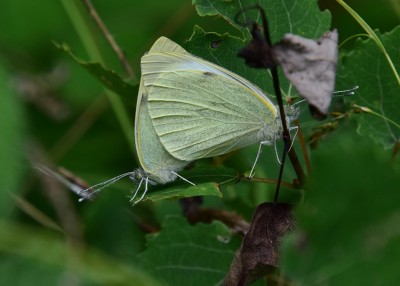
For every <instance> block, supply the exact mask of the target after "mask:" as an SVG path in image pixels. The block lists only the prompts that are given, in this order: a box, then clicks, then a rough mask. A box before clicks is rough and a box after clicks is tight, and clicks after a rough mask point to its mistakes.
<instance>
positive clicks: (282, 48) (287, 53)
mask: <svg viewBox="0 0 400 286" xmlns="http://www.w3.org/2000/svg"><path fill="white" fill-rule="evenodd" d="M337 42H338V33H337V31H336V30H333V31H332V32H327V33H325V34H324V35H323V36H322V37H321V38H320V39H318V40H312V39H306V38H303V37H300V36H298V35H293V34H286V35H285V36H284V37H283V39H282V40H281V41H280V42H279V43H277V44H276V45H274V47H273V54H274V57H275V59H276V61H277V62H278V63H279V64H280V65H281V66H282V69H283V72H284V74H285V76H286V77H287V78H288V79H289V80H290V82H291V83H292V84H293V85H294V86H295V87H296V89H297V91H298V92H299V94H300V95H301V96H302V97H303V98H305V99H306V100H307V101H308V102H309V104H310V106H311V108H310V110H311V111H312V114H313V116H314V117H315V118H317V119H321V118H324V117H326V114H327V113H328V109H329V106H330V103H331V98H332V93H333V91H334V88H335V78H336V64H337V59H338V50H337V49H338V48H337Z"/></svg>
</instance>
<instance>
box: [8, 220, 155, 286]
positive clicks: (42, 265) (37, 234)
mask: <svg viewBox="0 0 400 286" xmlns="http://www.w3.org/2000/svg"><path fill="white" fill-rule="evenodd" d="M0 228H1V229H3V230H7V231H1V232H0V251H1V253H2V254H3V253H6V255H5V256H2V263H1V268H0V271H1V270H3V271H2V272H3V273H2V275H1V278H0V281H8V282H10V281H12V285H26V284H24V282H26V277H19V276H18V275H17V276H14V277H10V275H13V274H14V275H15V272H11V273H9V272H6V271H5V270H7V268H10V267H13V266H15V265H19V266H20V267H22V266H28V265H29V266H31V267H34V269H36V270H37V271H39V272H40V273H41V274H45V275H46V277H48V278H49V280H46V281H45V282H46V283H44V284H41V285H54V284H55V283H56V279H55V278H58V279H57V282H59V281H60V275H61V273H64V274H65V273H68V274H70V275H72V276H71V277H73V278H74V279H78V280H83V281H85V282H86V283H89V282H90V283H96V284H97V285H143V286H145V285H151V286H153V285H160V284H158V282H157V281H155V279H154V278H151V277H150V276H148V275H147V274H146V273H145V272H144V271H141V270H138V269H137V267H134V265H132V264H124V263H121V262H118V261H116V260H114V259H113V258H111V257H107V256H105V255H103V254H101V253H99V252H97V251H94V250H90V249H84V248H78V247H77V248H73V246H72V245H71V244H69V245H66V244H65V241H64V239H61V238H57V237H55V236H54V235H51V234H49V233H48V232H45V231H41V230H39V229H37V228H31V227H27V226H24V225H20V224H17V223H14V224H13V223H9V222H5V221H0ZM27 238H29V239H27ZM68 246H69V247H68ZM71 246H72V247H71ZM5 258H7V259H5ZM61 271H62V272H61ZM20 273H24V274H25V275H26V274H30V273H29V271H27V270H26V269H23V270H22V271H21V272H20ZM22 276H24V275H22ZM36 276H37V275H34V276H33V275H32V278H33V279H34V280H33V281H35V282H37V281H39V278H37V277H36ZM42 282H44V281H42ZM19 283H21V284H19ZM38 283H39V282H38ZM85 285H86V284H85ZM91 285H93V284H91Z"/></svg>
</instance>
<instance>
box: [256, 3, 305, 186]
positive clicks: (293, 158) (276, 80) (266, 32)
mask: <svg viewBox="0 0 400 286" xmlns="http://www.w3.org/2000/svg"><path fill="white" fill-rule="evenodd" d="M260 12H261V14H262V20H263V25H264V37H265V40H266V42H267V44H268V45H269V46H270V47H272V43H271V38H270V34H269V25H268V21H267V17H266V15H265V12H264V10H263V9H262V8H261V7H260ZM271 74H272V81H273V85H274V90H275V95H276V100H277V102H278V106H279V113H280V115H281V122H282V128H283V136H282V137H283V141H284V144H285V146H290V145H291V144H290V142H291V139H290V132H289V129H288V127H287V124H286V115H285V109H284V107H283V100H282V94H281V89H280V84H279V76H278V69H277V67H272V68H271ZM288 154H289V158H290V162H291V163H292V166H293V168H294V170H295V172H296V175H297V178H298V179H299V181H300V184H301V185H302V186H303V185H304V184H305V179H306V176H305V173H304V171H303V168H302V166H301V164H300V162H299V159H298V157H297V154H296V151H295V149H294V148H291V149H290V150H289V151H288ZM282 163H283V162H282ZM282 171H283V168H281V172H282ZM280 176H281V175H280ZM276 192H279V185H278V186H277V190H276Z"/></svg>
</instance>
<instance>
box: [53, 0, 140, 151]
mask: <svg viewBox="0 0 400 286" xmlns="http://www.w3.org/2000/svg"><path fill="white" fill-rule="evenodd" d="M61 3H62V5H63V6H64V9H65V11H66V13H67V15H68V16H69V18H70V20H71V22H72V25H73V26H74V28H75V30H76V32H77V33H78V36H79V38H80V39H81V41H82V44H83V46H84V47H85V49H86V52H87V53H88V55H89V58H90V60H91V61H95V62H98V63H100V64H101V65H102V66H104V67H107V66H106V64H105V61H104V58H103V56H102V54H101V51H100V49H99V47H98V45H97V43H96V38H95V36H94V35H93V33H92V31H91V29H90V25H89V23H88V20H87V13H86V10H84V9H83V6H82V4H81V3H80V1H78V0H61ZM105 92H106V95H107V98H108V100H109V102H110V104H111V106H112V108H113V110H114V112H115V114H116V116H117V120H118V122H119V124H120V126H121V128H122V131H123V133H124V134H125V137H126V140H127V141H128V143H129V146H131V150H132V152H133V153H135V147H134V146H135V143H134V142H135V138H134V133H133V132H132V130H133V128H132V125H131V120H130V116H129V115H128V113H127V112H126V110H125V108H124V105H123V104H122V101H121V100H120V98H119V96H118V95H117V94H115V93H114V92H112V91H110V90H108V89H106V91H105Z"/></svg>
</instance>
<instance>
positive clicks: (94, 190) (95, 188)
mask: <svg viewBox="0 0 400 286" xmlns="http://www.w3.org/2000/svg"><path fill="white" fill-rule="evenodd" d="M132 173H133V172H127V173H124V174H121V175H118V176H116V177H114V178H111V179H109V180H107V181H104V182H101V183H98V184H96V185H94V186H91V187H89V188H87V189H84V190H81V191H80V192H79V193H78V195H79V194H80V193H85V192H88V191H90V190H92V192H91V194H90V196H89V197H91V196H93V195H94V194H95V193H98V192H100V191H101V190H102V189H104V188H107V187H108V186H110V185H112V184H114V183H115V182H117V181H119V180H120V179H122V178H124V177H126V176H129V175H132ZM99 186H101V187H100V188H99ZM86 198H87V197H82V198H80V199H79V202H82V201H84V200H85V199H86Z"/></svg>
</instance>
